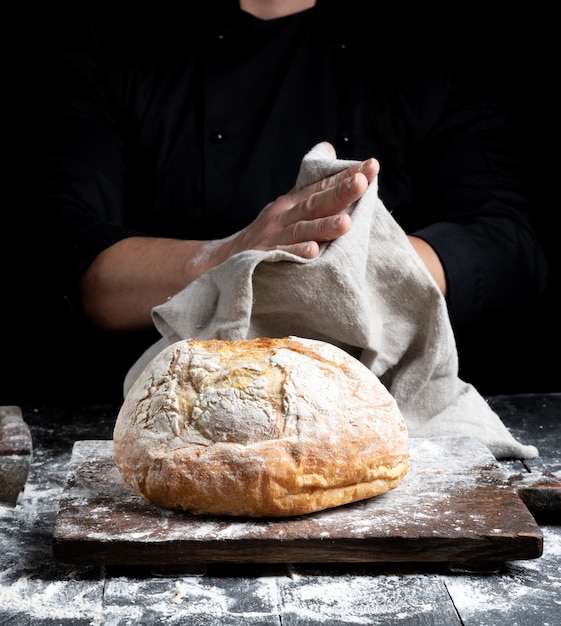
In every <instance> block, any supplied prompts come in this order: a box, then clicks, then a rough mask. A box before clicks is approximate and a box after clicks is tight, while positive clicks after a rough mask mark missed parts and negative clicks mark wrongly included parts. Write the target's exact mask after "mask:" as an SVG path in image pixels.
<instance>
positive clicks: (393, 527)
mask: <svg viewBox="0 0 561 626" xmlns="http://www.w3.org/2000/svg"><path fill="white" fill-rule="evenodd" d="M542 548H543V536H542V533H541V531H540V528H539V526H538V525H537V524H536V522H535V520H534V518H533V517H532V515H531V514H530V512H529V511H528V509H527V508H526V506H525V504H524V503H523V501H522V500H521V499H520V497H519V496H518V495H517V491H516V488H515V487H513V486H512V485H510V484H509V483H508V480H507V479H506V478H505V476H504V474H503V472H502V471H501V470H500V468H499V467H498V465H497V463H496V460H495V458H494V457H493V456H492V455H491V453H490V452H489V450H488V449H487V448H486V447H485V446H484V445H483V444H482V443H480V442H479V440H477V439H475V438H471V437H442V438H435V439H412V440H411V466H410V469H409V471H408V473H407V475H406V477H405V479H404V481H403V482H402V484H401V485H400V486H399V487H397V488H396V489H394V490H393V491H390V492H388V493H386V494H383V495H380V496H376V497H374V498H371V499H369V500H365V501H362V502H358V503H354V504H351V505H345V506H341V507H338V508H335V509H330V510H326V511H322V512H320V513H316V514H311V515H305V516H300V517H295V518H283V519H247V518H243V519H235V518H219V517H200V516H194V515H191V514H189V513H186V512H181V511H171V510H165V509H160V508H158V507H155V506H153V505H151V504H149V503H147V502H145V501H144V500H143V499H142V498H140V497H139V496H138V495H137V494H136V493H134V492H133V491H132V490H131V489H130V488H129V487H128V486H127V485H126V484H125V483H124V482H123V481H122V479H121V477H120V474H119V472H118V470H117V468H116V466H115V464H114V461H113V457H112V442H111V441H98V440H92V441H78V442H76V443H75V445H74V448H73V453H72V458H71V462H70V465H69V470H68V477H67V483H66V486H65V488H64V490H63V493H62V496H61V500H60V506H59V511H58V515H57V520H56V524H55V529H54V536H53V551H54V556H55V558H56V559H57V561H59V562H60V563H63V564H115V565H117V564H118V565H152V566H154V565H156V566H177V565H181V564H185V565H192V564H197V563H200V564H207V563H211V562H222V563H259V562H262V563H281V562H282V563H297V562H323V563H327V562H447V563H450V564H451V565H452V566H454V567H464V566H465V567H466V568H467V569H478V568H481V569H488V568H489V567H493V564H496V563H500V562H502V561H510V560H517V559H532V558H536V557H539V556H541V554H542Z"/></svg>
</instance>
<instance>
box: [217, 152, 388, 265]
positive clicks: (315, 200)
mask: <svg viewBox="0 0 561 626" xmlns="http://www.w3.org/2000/svg"><path fill="white" fill-rule="evenodd" d="M326 145H327V146H328V147H329V148H330V149H331V150H333V151H334V149H333V147H332V146H331V144H326ZM379 170H380V165H379V163H378V161H377V160H376V159H374V158H370V159H367V160H366V161H362V162H360V163H356V164H353V165H352V166H350V167H348V168H347V169H345V170H343V171H341V172H339V173H338V174H335V175H333V176H328V177H326V178H324V179H322V180H320V181H318V182H317V183H313V184H312V185H308V186H307V187H304V188H303V189H300V190H296V189H295V188H293V189H291V190H290V191H289V192H288V193H286V194H284V195H282V196H280V197H279V198H277V199H276V200H274V201H273V202H271V203H270V204H268V205H267V206H266V207H265V208H264V209H263V210H262V211H261V212H260V213H259V215H258V216H257V217H256V218H255V220H254V221H253V222H251V223H250V224H249V225H248V226H246V227H245V228H244V229H242V230H241V231H239V232H237V233H236V234H235V235H232V236H231V237H229V238H227V239H226V240H223V241H222V242H221V247H222V246H223V249H222V254H224V255H225V256H226V257H229V256H231V255H233V254H236V253H237V252H241V251H243V250H284V251H286V252H290V253H292V254H295V255H297V256H300V257H303V258H307V259H313V258H315V257H316V256H317V255H318V254H319V244H320V243H323V242H325V241H332V240H334V239H337V238H338V237H341V235H344V234H345V233H346V232H348V230H349V229H350V228H351V222H352V219H351V216H350V215H349V214H347V213H344V212H343V211H344V210H345V209H346V208H348V207H349V206H350V205H351V204H353V203H354V202H356V201H357V200H358V199H359V198H361V197H362V195H363V194H364V193H365V191H366V189H367V188H368V184H369V183H370V182H371V181H372V180H373V179H374V177H375V176H376V175H377V174H378V172H379Z"/></svg>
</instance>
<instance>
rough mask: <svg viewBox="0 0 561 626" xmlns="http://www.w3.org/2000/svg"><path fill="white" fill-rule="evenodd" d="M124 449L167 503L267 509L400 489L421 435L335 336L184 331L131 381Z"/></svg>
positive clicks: (125, 465)
mask: <svg viewBox="0 0 561 626" xmlns="http://www.w3.org/2000/svg"><path fill="white" fill-rule="evenodd" d="M114 455H115V462H116V464H117V467H118V468H119V471H120V473H121V475H122V476H123V479H124V480H125V482H127V483H128V484H129V485H130V486H131V487H132V488H133V489H135V491H137V492H138V493H139V494H140V495H141V496H143V497H144V498H146V499H147V500H149V501H150V502H152V503H154V504H156V505H158V506H162V507H166V508H174V509H184V510H188V511H191V512H193V513H196V514H213V515H236V516H250V517H257V516H259V517H265V516H286V515H300V514H304V513H310V512H314V511H319V510H322V509H325V508H331V507H335V506H339V505H341V504H347V503H349V502H355V501H357V500H362V499H365V498H369V497H372V496H374V495H378V494H380V493H384V492H386V491H388V490H390V489H393V488H395V487H396V486H397V485H399V483H400V482H401V481H402V479H403V477H404V476H405V473H406V472H407V469H408V461H409V446H408V436H407V430H406V427H405V423H404V420H403V417H402V415H401V413H400V411H399V409H398V407H397V405H396V403H395V400H394V399H393V397H392V396H391V395H390V393H389V392H388V391H387V390H386V388H385V387H384V386H383V385H382V383H381V382H380V381H379V380H378V379H377V378H376V376H374V374H372V372H371V371H370V370H369V369H368V368H366V367H365V366H364V365H363V364H361V363H360V362H359V361H357V360H356V359H354V358H353V357H351V356H350V355H348V354H347V353H346V352H344V351H343V350H340V349H339V348H336V347H335V346H333V345H331V344H328V343H325V342H321V341H316V340H310V339H302V338H298V337H285V338H278V339H270V338H260V339H254V340H242V341H234V342H228V341H220V340H207V341H204V340H184V341H179V342H177V343H175V344H173V345H171V346H169V347H168V348H165V349H164V350H163V351H162V352H161V353H160V354H159V355H158V356H156V357H155V358H154V359H153V360H152V362H151V363H150V364H149V365H148V366H147V367H146V369H145V370H144V372H143V373H142V374H141V376H140V377H139V378H138V379H137V381H136V382H135V384H134V385H133V387H132V388H131V390H130V392H129V394H128V395H127V397H126V398H125V402H124V403H123V406H122V407H121V410H120V412H119V415H118V417H117V422H116V424H115V430H114Z"/></svg>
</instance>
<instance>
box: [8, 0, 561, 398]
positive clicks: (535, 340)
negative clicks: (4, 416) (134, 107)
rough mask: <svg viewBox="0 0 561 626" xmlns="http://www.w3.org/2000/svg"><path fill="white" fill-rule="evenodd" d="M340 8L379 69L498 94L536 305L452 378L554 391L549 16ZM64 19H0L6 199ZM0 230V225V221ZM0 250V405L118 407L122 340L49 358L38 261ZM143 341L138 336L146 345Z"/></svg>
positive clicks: (555, 134)
mask: <svg viewBox="0 0 561 626" xmlns="http://www.w3.org/2000/svg"><path fill="white" fill-rule="evenodd" d="M347 4H348V10H349V11H350V12H356V15H357V19H358V20H360V21H361V23H362V24H363V27H364V24H365V23H366V25H367V26H368V25H369V24H370V23H371V24H372V28H373V29H374V28H375V29H376V32H378V33H381V34H382V36H381V37H380V38H379V42H380V46H381V47H380V48H378V49H377V48H376V46H374V47H373V55H378V59H379V61H380V62H383V58H384V56H387V55H392V54H394V55H408V54H414V53H415V50H416V49H417V48H418V46H428V47H432V48H433V49H434V50H435V51H437V52H438V53H439V54H440V53H442V55H453V56H455V57H457V59H458V60H459V61H460V62H462V63H464V64H467V65H468V66H469V67H470V68H471V69H473V71H474V72H481V73H483V74H485V75H486V76H487V77H488V78H490V79H491V80H492V81H493V82H494V83H495V84H496V85H497V88H498V89H499V90H500V91H501V92H502V94H503V95H504V97H505V101H506V103H507V106H508V110H509V114H510V115H511V117H512V120H513V122H514V125H515V128H516V131H517V133H518V137H519V139H520V142H521V146H522V148H523V150H522V154H523V161H524V166H525V171H526V173H527V177H528V182H529V185H530V191H531V196H532V200H533V204H534V207H535V219H536V225H537V228H538V232H539V235H540V238H541V240H542V243H543V245H544V248H545V250H546V254H547V256H548V259H549V262H550V266H551V275H550V279H549V283H548V287H547V292H546V295H545V297H544V298H543V299H542V300H541V301H540V302H538V303H536V304H535V305H533V306H532V307H530V308H528V309H525V310H516V311H512V315H511V316H509V317H508V318H507V319H505V318H504V316H502V317H501V319H500V320H489V322H488V323H487V324H486V326H484V327H483V328H480V329H478V331H477V332H474V333H473V334H472V336H467V337H464V338H463V339H462V351H461V357H462V370H461V372H460V373H461V375H462V377H463V378H464V379H466V380H469V381H471V382H473V383H474V384H475V385H476V386H477V387H478V388H479V390H480V391H481V392H482V393H483V394H485V395H489V394H502V393H527V392H537V391H539V392H557V391H561V384H560V382H559V373H560V371H561V368H560V367H559V365H558V361H557V358H558V356H559V354H560V348H561V341H560V339H561V332H560V330H559V319H560V318H561V316H560V313H561V305H560V304H559V302H558V294H559V293H560V291H561V253H560V245H559V243H558V234H557V222H558V216H559V200H558V194H557V185H558V180H559V179H560V159H559V156H558V155H559V151H560V146H559V111H560V98H559V93H558V80H559V68H558V57H559V45H558V34H557V32H555V23H556V20H555V18H554V16H553V10H552V9H547V10H546V9H544V8H542V7H541V6H540V5H539V4H530V5H528V4H517V5H514V3H509V4H508V5H505V8H504V9H503V10H502V11H501V10H500V9H498V8H497V7H496V5H495V6H491V4H492V3H487V5H484V4H483V3H480V4H478V3H470V4H469V5H465V6H464V5H462V4H457V3H450V5H451V6H450V7H449V8H444V9H443V8H442V7H439V8H438V9H436V8H434V9H432V8H431V5H430V4H428V5H427V4H426V3H423V4H422V6H417V7H415V8H412V7H410V6H406V5H405V4H403V5H400V3H392V5H391V8H388V7H384V8H381V6H377V3H375V2H366V3H365V2H352V1H350V2H348V3H347ZM189 8H190V7H189ZM491 9H492V11H493V12H492V13H491V12H490V10H491ZM188 10H189V9H188ZM69 15H70V14H69V13H68V9H67V8H63V7H62V6H61V5H58V6H57V7H56V8H54V9H53V8H49V9H48V10H47V9H46V8H37V7H33V11H31V10H30V9H29V10H28V9H27V7H25V6H24V7H20V8H19V9H12V10H11V11H8V12H7V13H6V14H5V17H4V19H3V20H2V26H1V29H2V46H3V54H2V59H3V60H2V64H3V70H2V77H1V80H2V83H3V85H4V89H3V100H4V106H3V109H4V112H3V113H2V135H3V138H2V146H3V148H2V152H3V163H4V165H3V171H4V175H5V179H4V181H3V187H4V194H3V195H4V198H5V199H6V198H8V201H9V198H10V197H11V194H14V195H15V196H17V190H18V188H19V186H20V185H25V171H26V161H27V160H28V159H30V158H32V156H33V153H34V151H35V149H36V142H37V140H38V137H37V133H38V126H36V125H35V121H36V120H39V119H40V115H41V108H42V103H43V102H44V100H45V94H46V92H47V91H48V88H49V84H48V70H49V66H50V63H51V61H52V59H53V58H54V55H56V54H58V52H59V50H60V49H61V46H62V42H63V41H64V40H65V37H67V36H71V34H72V33H71V29H72V26H71V20H70V19H69ZM141 17H142V19H144V20H145V18H146V17H148V18H149V19H150V18H151V17H153V16H150V15H143V16H141ZM168 17H169V16H168ZM176 18H177V19H179V18H178V16H176ZM107 19H108V20H112V19H113V20H115V24H116V25H117V24H128V25H129V28H130V29H134V28H137V27H138V25H139V24H140V23H141V21H142V20H140V21H139V17H138V15H136V16H129V18H127V16H125V19H124V21H118V20H117V19H116V16H115V15H114V14H113V15H112V14H109V13H108V16H107ZM120 19H121V20H122V16H121V17H120ZM182 19H188V18H182ZM148 21H149V20H148ZM142 23H143V24H145V23H146V22H145V21H144V22H142ZM384 25H387V26H384ZM2 222H4V223H6V222H5V218H4V219H3V220H2ZM0 246H1V250H0V280H1V283H0V284H1V289H2V291H1V296H0V297H1V301H0V305H1V311H2V318H1V326H0V332H1V333H2V334H1V337H2V372H3V373H2V380H1V381H0V404H28V403H42V402H43V401H44V402H57V403H61V404H64V403H73V402H78V403H87V402H92V401H93V402H97V401H99V402H105V401H115V400H119V399H120V393H121V386H120V381H121V380H122V376H123V375H124V373H125V371H126V368H127V365H128V362H127V363H123V362H115V363H113V362H105V361H104V360H103V350H104V342H108V343H107V344H106V345H107V346H109V344H112V345H113V346H114V345H115V344H116V343H117V344H118V345H119V344H121V345H122V346H123V350H126V349H127V344H128V341H129V340H128V339H127V338H117V337H112V338H111V337H110V338H105V339H103V338H101V337H99V336H97V335H95V334H94V335H93V338H91V340H90V341H91V343H90V344H89V346H90V348H92V347H93V346H95V350H94V349H92V352H91V361H90V363H89V364H88V366H87V367H84V366H83V365H82V366H80V367H82V368H84V369H83V370H80V367H79V368H78V369H76V363H77V361H76V362H74V361H73V359H72V356H71V355H70V356H69V354H68V353H58V352H57V349H56V345H57V343H58V342H57V337H56V336H52V334H53V333H57V332H60V330H55V327H54V326H52V327H51V326H50V322H49V319H50V317H52V316H53V311H54V312H55V313H56V310H57V307H59V306H61V303H59V302H56V303H53V302H51V300H50V296H49V294H48V293H43V292H42V291H41V285H37V284H34V282H33V277H34V275H35V272H34V268H35V267H38V266H39V265H40V263H41V259H38V258H35V257H34V255H33V250H29V249H27V248H26V246H25V242H21V241H19V242H18V241H8V240H7V237H4V236H2V237H0ZM50 329H52V332H51V330H50ZM68 330H69V332H72V329H68ZM29 337H31V338H32V340H31V341H29ZM152 339H153V337H149V338H147V343H146V345H149V344H150V343H151V341H152ZM88 349H89V348H88ZM69 359H70V360H69ZM85 380H87V381H88V382H84V381H85ZM53 381H54V382H53Z"/></svg>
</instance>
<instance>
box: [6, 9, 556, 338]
mask: <svg viewBox="0 0 561 626" xmlns="http://www.w3.org/2000/svg"><path fill="white" fill-rule="evenodd" d="M345 6H347V7H348V6H349V5H348V4H347V3H345V2H330V1H329V0H321V1H320V2H318V4H317V6H316V7H315V8H313V9H310V10H308V11H304V12H303V13H300V14H297V15H293V16H288V17H284V18H280V19H276V20H271V21H261V20H259V19H257V18H255V17H253V16H251V15H249V14H246V13H244V12H242V11H240V10H239V8H238V3H237V2H236V1H232V0H223V1H222V2H216V3H212V7H211V8H210V9H205V13H204V14H203V15H202V17H199V18H196V17H194V16H192V15H188V18H187V19H180V18H179V16H177V15H173V14H166V15H165V16H153V15H147V16H143V15H140V16H138V15H137V16H136V17H134V18H133V17H131V16H128V17H127V20H125V21H123V22H120V21H119V20H118V19H117V18H114V19H110V18H108V16H106V15H103V14H102V13H101V12H100V14H99V15H95V14H93V15H90V16H88V20H85V21H83V22H82V21H81V20H77V21H76V23H75V24H73V25H72V26H71V27H70V29H69V31H68V32H67V34H69V37H68V40H65V41H64V43H60V44H59V46H60V53H61V54H60V55H53V56H54V57H55V60H57V61H58V60H59V57H60V63H59V64H57V65H56V67H55V66H54V64H53V67H49V68H48V71H49V81H51V82H49V83H48V84H49V87H48V89H47V90H46V91H45V93H42V94H40V100H41V103H42V106H43V107H44V110H43V111H42V113H41V119H43V120H44V126H43V136H42V139H43V141H42V142H41V143H39V142H38V144H37V146H36V148H35V149H34V153H35V154H34V157H35V161H36V167H32V166H31V165H29V164H27V165H26V167H29V170H27V171H26V181H25V183H26V184H25V185H24V186H21V187H20V188H18V189H17V191H16V193H15V199H14V203H13V207H12V209H11V211H12V219H13V220H14V221H17V222H20V223H21V224H23V225H24V228H25V231H26V237H27V241H28V245H29V246H30V247H33V248H34V250H35V252H37V251H38V250H42V251H45V250H46V249H47V248H48V254H47V253H45V254H44V255H43V257H42V263H41V264H40V265H41V266H42V267H39V268H38V271H39V272H40V271H41V269H44V268H45V267H49V262H50V261H49V259H55V261H53V263H56V265H54V266H53V267H52V268H50V271H49V272H46V271H45V275H46V276H47V275H48V276H49V277H48V278H47V279H46V280H52V276H53V275H55V274H58V275H60V276H61V277H62V286H61V289H63V290H64V291H65V292H67V293H71V291H72V285H73V284H74V282H75V280H76V278H77V277H78V276H79V275H80V273H81V272H83V271H84V270H85V268H86V267H87V266H88V264H89V263H90V262H91V261H92V260H93V259H94V257H95V256H96V254H98V253H99V252H100V251H101V250H103V249H104V248H106V247H108V246H110V245H111V244H113V243H115V242H116V241H118V240H120V239H122V238H124V237H128V236H131V235H138V234H145V235H157V236H171V237H178V238H191V239H207V238H216V237H223V236H226V235H229V234H231V233H233V232H236V231H237V230H238V229H240V228H242V227H243V226H244V225H246V224H247V223H248V222H250V221H251V220H252V219H253V218H254V217H255V216H256V215H257V213H258V212H259V211H260V210H261V209H262V208H263V207H264V206H265V205H266V204H267V203H268V202H270V201H271V200H273V199H274V198H275V197H277V196H279V195H280V194H282V193H284V192H286V191H288V190H289V189H290V188H291V187H292V186H293V184H294V182H295V179H296V175H297V172H298V167H299V165H300V161H301V159H302V157H303V156H304V155H305V153H306V152H307V151H308V150H309V149H310V148H311V147H312V146H313V145H314V144H316V143H317V142H319V141H322V140H328V141H330V142H332V143H333V144H334V146H335V148H336V150H337V154H338V156H340V157H342V158H348V159H364V158H367V157H370V156H374V157H376V158H377V159H378V160H379V161H380V164H381V171H380V174H379V190H380V196H381V198H382V200H383V201H384V203H385V205H386V207H387V208H388V209H389V210H390V211H391V213H392V214H393V216H394V217H395V219H396V220H397V221H398V223H399V224H400V225H401V226H402V227H403V228H404V230H405V231H406V232H408V233H414V234H416V235H418V236H419V237H422V238H423V239H425V240H426V241H427V242H429V243H430V245H431V246H432V247H433V248H434V249H435V250H436V252H437V254H438V255H439V257H440V259H441V261H442V263H443V265H444V269H445V272H446V278H447V282H448V296H447V300H448V306H449V311H450V315H451V319H452V322H453V324H454V326H455V328H458V329H459V328H462V327H463V326H465V325H466V324H469V323H471V322H474V321H475V320H478V319H479V318H480V317H481V316H482V315H483V314H485V313H486V312H489V311H494V310H497V309H501V308H505V307H509V306H513V305H517V304H518V303H520V302H524V301H526V300H530V299H531V298H533V297H534V296H536V295H537V294H539V293H540V292H541V290H542V289H543V286H544V280H545V278H544V274H545V265H544V259H543V255H542V251H541V248H540V246H539V244H538V242H537V240H536V236H535V233H534V231H533V229H532V223H531V217H530V214H529V206H528V199H527V195H526V192H525V189H524V186H523V183H522V178H521V176H520V172H519V171H518V169H517V165H516V161H515V159H514V152H513V150H512V147H511V135H510V131H509V128H508V126H507V122H506V117H505V115H504V114H503V112H502V111H501V110H500V108H499V106H498V103H497V102H496V101H495V99H494V98H493V97H492V96H491V95H490V93H489V92H488V91H486V90H480V89H477V90H476V89H473V87H475V84H474V82H475V81H474V80H473V79H474V76H475V72H474V73H469V72H461V73H457V72H458V68H452V67H451V66H450V67H449V66H448V64H447V63H445V62H444V58H443V57H445V56H446V54H445V53H443V51H440V52H439V54H438V55H436V56H435V55H434V54H432V53H433V52H434V49H430V46H428V45H425V44H426V43H427V42H426V41H423V39H422V37H419V38H418V39H417V40H415V41H414V42H411V45H410V47H409V49H410V51H411V52H410V53H408V54H406V55H403V54H395V55H394V54H393V52H392V50H393V47H392V44H393V43H395V39H393V38H394V37H397V36H398V35H399V32H398V30H393V31H392V30H391V29H389V27H388V29H387V30H386V29H385V26H384V23H383V22H382V23H381V24H380V23H366V24H365V23H360V24H357V23H356V21H355V17H354V16H353V17H352V19H348V15H349V11H345ZM363 22H364V20H363ZM435 58H436V59H437V61H438V62H435ZM461 69H462V70H464V69H465V68H461ZM455 72H456V73H455ZM459 76H462V78H463V79H465V81H464V82H461V81H459V80H458V78H459ZM45 82H47V81H45ZM38 95H39V94H38ZM51 270H52V271H51Z"/></svg>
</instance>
